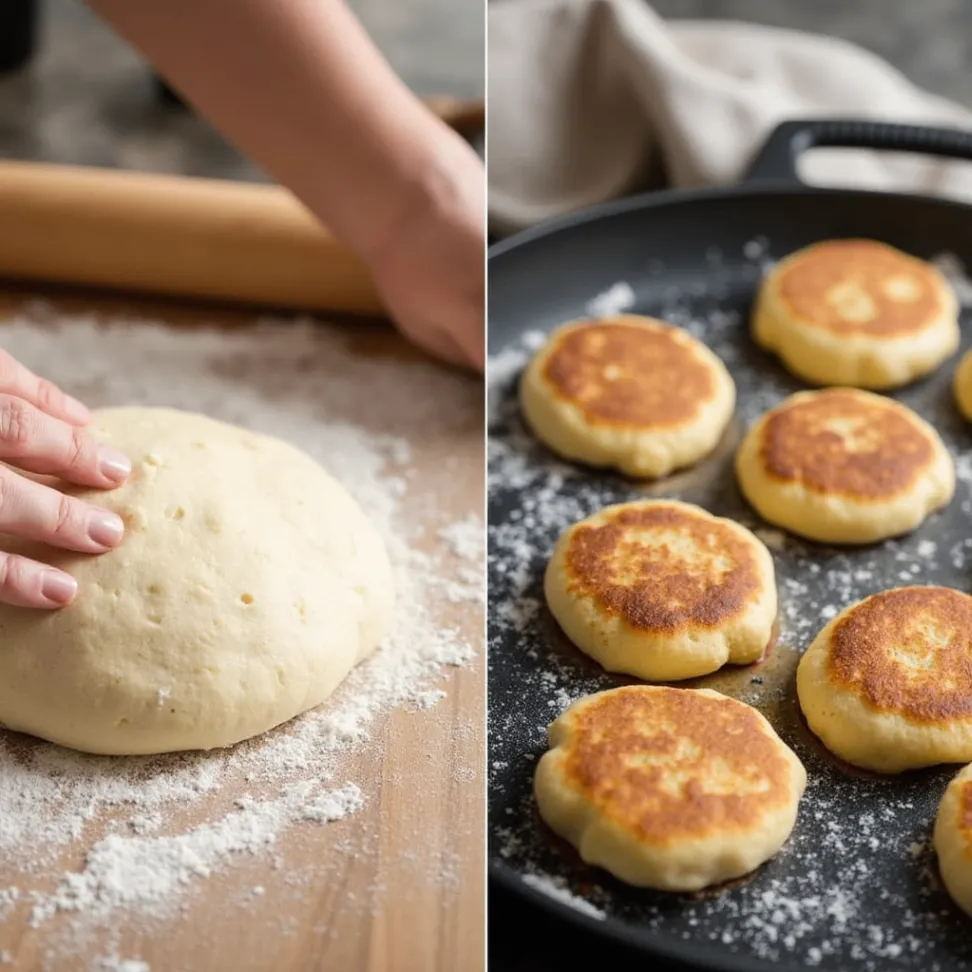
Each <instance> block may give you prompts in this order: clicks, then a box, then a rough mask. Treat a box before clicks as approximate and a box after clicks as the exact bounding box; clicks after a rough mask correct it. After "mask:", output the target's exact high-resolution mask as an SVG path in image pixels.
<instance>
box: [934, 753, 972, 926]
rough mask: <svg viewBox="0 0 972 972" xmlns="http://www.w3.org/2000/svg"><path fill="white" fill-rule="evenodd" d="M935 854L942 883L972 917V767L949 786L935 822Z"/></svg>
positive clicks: (960, 774)
mask: <svg viewBox="0 0 972 972" xmlns="http://www.w3.org/2000/svg"><path fill="white" fill-rule="evenodd" d="M934 840H935V853H936V854H938V869H939V871H940V873H941V875H942V882H943V883H944V884H945V888H946V890H947V891H948V893H949V894H950V895H951V896H952V899H953V900H954V901H955V903H956V904H957V905H958V906H959V907H960V908H961V909H962V910H963V911H964V912H965V913H966V914H967V915H968V916H969V917H970V918H972V765H970V766H966V767H965V769H964V770H962V771H961V772H960V773H959V774H958V776H956V777H955V779H954V780H952V782H951V783H949V785H948V787H947V789H946V790H945V795H944V796H943V797H942V802H941V804H940V805H939V808H938V816H937V817H936V819H935V838H934Z"/></svg>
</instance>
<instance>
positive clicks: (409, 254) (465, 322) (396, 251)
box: [369, 139, 486, 371]
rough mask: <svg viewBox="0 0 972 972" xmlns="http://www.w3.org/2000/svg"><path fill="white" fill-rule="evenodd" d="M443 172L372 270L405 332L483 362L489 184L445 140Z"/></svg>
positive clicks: (462, 360)
mask: <svg viewBox="0 0 972 972" xmlns="http://www.w3.org/2000/svg"><path fill="white" fill-rule="evenodd" d="M443 142H444V145H443V157H442V158H441V163H440V166H439V168H438V177H437V178H434V177H433V176H427V177H426V178H427V179H428V182H427V183H426V185H425V186H424V187H423V192H421V193H418V194H417V196H416V200H417V201H416V203H415V204H414V205H413V206H412V207H411V210H410V211H409V212H408V213H407V215H406V217H405V218H404V219H403V220H402V221H401V222H400V223H399V224H398V225H397V226H396V227H395V229H394V231H393V233H392V234H391V235H390V236H389V238H388V239H387V241H386V242H385V244H384V246H383V247H382V248H381V249H379V250H377V251H376V252H374V253H372V254H369V257H370V260H369V263H370V265H371V269H372V272H373V274H374V277H375V280H376V282H377V284H378V287H379V289H380V290H381V293H382V297H383V298H384V300H385V302H386V303H387V305H388V307H389V310H390V311H391V312H392V316H393V317H394V319H395V322H396V323H397V324H398V326H399V328H400V329H401V331H402V332H403V333H404V334H406V335H407V336H408V337H409V338H411V339H412V340H413V341H414V342H415V343H416V344H418V345H420V346H421V347H423V348H425V350H426V351H429V352H430V353H432V354H434V355H436V356H437V357H440V358H444V359H445V360H447V361H451V362H452V363H453V364H458V365H464V366H466V367H472V368H476V369H478V370H480V371H482V370H483V368H484V366H485V354H486V351H485V340H486V315H485V299H486V289H485V248H486V232H485V211H484V204H485V185H486V173H485V170H484V168H483V165H482V163H481V162H480V160H479V157H478V156H477V155H476V154H475V153H474V152H473V150H472V149H471V148H469V147H468V146H467V145H466V144H465V143H461V142H459V140H458V139H455V140H452V139H450V140H448V141H446V140H443Z"/></svg>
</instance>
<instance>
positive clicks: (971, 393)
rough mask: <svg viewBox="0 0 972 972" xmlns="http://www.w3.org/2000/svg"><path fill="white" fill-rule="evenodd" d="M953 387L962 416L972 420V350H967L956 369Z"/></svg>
mask: <svg viewBox="0 0 972 972" xmlns="http://www.w3.org/2000/svg"><path fill="white" fill-rule="evenodd" d="M953 388H954V390H955V402H956V404H957V405H958V409H959V411H960V412H961V413H962V417H963V418H964V419H966V420H967V421H969V422H972V351H966V352H965V354H963V355H962V360H961V361H960V362H959V366H958V367H957V368H956V369H955V378H954V381H953Z"/></svg>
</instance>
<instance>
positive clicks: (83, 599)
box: [0, 408, 394, 754]
mask: <svg viewBox="0 0 972 972" xmlns="http://www.w3.org/2000/svg"><path fill="white" fill-rule="evenodd" d="M91 431H92V433H93V434H94V435H95V436H96V437H98V438H100V439H102V440H104V441H106V442H110V443H111V444H113V445H114V446H116V447H117V448H119V449H121V450H122V451H123V452H124V453H126V454H127V455H128V456H129V457H130V458H131V459H132V463H133V472H132V476H131V478H130V480H129V482H128V483H127V484H126V485H124V486H123V487H121V488H120V489H117V490H115V491H113V492H100V491H97V490H73V492H74V493H75V494H76V495H80V496H84V497H86V498H89V499H90V500H91V501H92V502H94V503H97V504H100V505H102V506H105V507H107V508H108V509H111V510H113V511H115V512H116V513H118V514H119V515H120V516H121V517H122V518H123V519H124V521H125V523H126V527H127V532H126V536H125V539H124V541H123V542H122V544H121V546H120V547H119V548H118V549H116V550H114V551H112V552H110V553H107V554H104V555H102V556H99V557H86V556H83V555H80V554H74V553H67V552H63V551H52V550H51V549H50V548H43V547H39V546H37V545H34V544H24V543H17V544H13V543H11V544H8V545H7V549H11V550H14V551H15V552H17V553H23V554H25V555H27V556H31V557H37V558H41V559H44V560H45V561H46V562H49V563H50V562H53V564H54V565H55V566H57V567H60V568H62V569H64V570H66V571H69V572H70V573H71V574H73V575H74V576H75V577H76V578H77V580H78V584H79V592H78V597H77V599H76V600H75V602H74V603H73V604H71V605H70V606H69V607H67V608H64V609H63V610H60V611H54V612H41V611H31V610H26V609H18V608H12V607H7V606H0V646H2V647H0V722H2V723H4V724H5V725H6V726H7V727H9V728H10V729H15V730H18V731H20V732H26V733H30V734H32V735H35V736H40V737H42V738H44V739H48V740H51V741H52V742H56V743H60V744H62V745H64V746H69V747H71V748H74V749H80V750H85V751H88V752H92V753H107V754H123V753H161V752H169V751H174V750H191V749H213V748H216V747H221V746H231V745H233V744H234V743H237V742H239V741H240V740H242V739H246V738H248V737H250V736H255V735H257V734H259V733H262V732H265V731H266V730H268V729H271V728H272V727H274V726H276V725H279V724H280V723H282V722H286V721H287V720H288V719H291V718H293V717H294V716H296V715H297V714H299V713H301V712H304V711H305V710H307V709H311V708H313V707H314V706H316V705H318V704H320V703H321V702H323V701H324V700H325V699H326V698H327V697H328V696H329V695H330V694H331V693H332V692H333V691H334V689H335V688H336V687H337V686H338V685H339V684H340V682H341V681H342V680H343V679H344V677H345V676H346V675H347V674H348V672H349V671H350V670H351V669H352V667H353V666H354V665H356V664H357V663H358V662H359V661H361V660H362V659H363V658H364V657H365V656H366V655H367V654H368V653H369V652H370V651H371V650H372V649H373V648H375V647H376V645H377V644H378V642H379V640H380V638H381V637H382V635H383V634H384V633H385V631H386V630H387V628H388V626H389V624H390V621H391V615H392V607H393V600H394V595H393V583H392V574H391V567H390V564H389V560H388V556H387V554H386V551H385V549H384V545H383V543H382V540H381V538H380V537H379V535H378V533H377V532H376V531H375V529H374V527H373V526H372V525H371V523H370V522H369V521H368V519H367V518H366V517H365V515H364V513H363V512H362V511H361V510H360V508H359V507H358V505H357V504H356V503H355V501H354V500H353V499H352V497H351V496H350V495H349V494H348V493H347V492H346V491H345V489H344V488H343V487H342V486H341V485H340V484H339V483H338V482H337V481H336V480H334V479H332V478H331V477H330V476H329V475H328V474H327V473H326V472H324V470H323V469H321V468H320V467H319V466H318V465H317V464H316V463H315V462H314V461H313V460H312V459H310V458H309V457H308V456H306V455H305V454H303V453H302V452H300V451H299V450H298V449H296V448H294V447H293V446H290V445H287V444H286V443H283V442H280V441H278V440H276V439H272V438H268V437H265V436H261V435H256V434H254V433H252V432H248V431H245V430H243V429H240V428H235V427H233V426H231V425H226V424H224V423H222V422H216V421H213V420H212V419H209V418H205V417H203V416H200V415H192V414H187V413H183V412H177V411H172V410H169V409H156V408H116V409H107V410H104V411H100V412H96V413H95V415H94V417H93V421H92V426H91Z"/></svg>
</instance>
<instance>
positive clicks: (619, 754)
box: [534, 685, 807, 891]
mask: <svg viewBox="0 0 972 972" xmlns="http://www.w3.org/2000/svg"><path fill="white" fill-rule="evenodd" d="M548 735H549V740H550V747H551V748H550V750H549V751H548V752H546V753H544V755H543V756H542V757H541V759H540V761H539V763H538V764H537V771H536V776H535V779H534V793H535V795H536V800H537V808H538V809H539V811H540V816H541V817H543V819H544V820H545V821H546V822H547V823H548V824H549V825H550V827H551V828H552V829H553V830H554V831H556V833H558V834H559V835H560V836H561V837H564V838H565V839H566V840H568V841H570V843H571V844H573V845H574V847H576V848H577V850H578V851H579V852H580V855H581V857H582V858H583V859H584V860H585V861H586V862H587V863H589V864H596V865H599V866H600V867H603V868H605V869H607V870H608V871H610V872H611V873H612V874H613V875H614V876H615V877H617V878H620V879H621V880H622V881H626V882H627V883H628V884H633V885H637V886H639V887H650V888H658V889H660V890H663V891H697V890H699V889H700V888H704V887H708V886H710V885H713V884H719V883H720V882H722V881H728V880H730V879H731V878H736V877H741V876H742V875H744V874H748V873H749V872H750V871H752V870H754V869H755V868H757V867H759V865H760V864H762V863H763V862H764V861H767V860H769V858H771V857H772V856H773V855H774V854H775V853H776V852H777V851H779V849H780V848H781V847H782V846H783V844H784V842H785V841H786V839H787V838H788V837H789V836H790V832H791V831H792V830H793V825H794V823H795V821H796V815H797V807H798V804H799V802H800V797H801V796H802V795H803V790H804V787H805V786H806V780H807V776H806V772H805V771H804V768H803V765H802V764H801V763H800V761H799V759H797V757H796V756H795V755H794V753H793V752H792V751H791V750H790V749H789V748H788V747H787V746H786V745H785V744H784V743H783V741H782V740H781V739H780V738H779V736H777V734H776V733H775V732H774V731H773V727H772V726H771V725H770V724H769V723H768V722H767V721H766V719H765V718H764V717H763V716H762V715H760V713H759V712H757V711H756V710H755V709H753V708H750V707H749V706H748V705H744V704H743V703H742V702H737V701H736V700H735V699H730V698H728V697H727V696H725V695H720V694H719V693H717V692H712V691H709V690H708V689H697V690H692V689H676V688H666V687H662V686H650V685H631V686H627V687H625V688H618V689H612V690H610V691H607V692H600V693H598V694H596V695H588V696H587V697H585V698H583V699H580V700H579V701H578V702H575V703H574V704H573V705H572V706H570V708H568V709H567V710H566V711H565V712H564V713H563V714H562V715H561V716H560V718H559V719H557V720H556V722H554V723H553V725H551V726H550V729H549V730H548Z"/></svg>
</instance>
